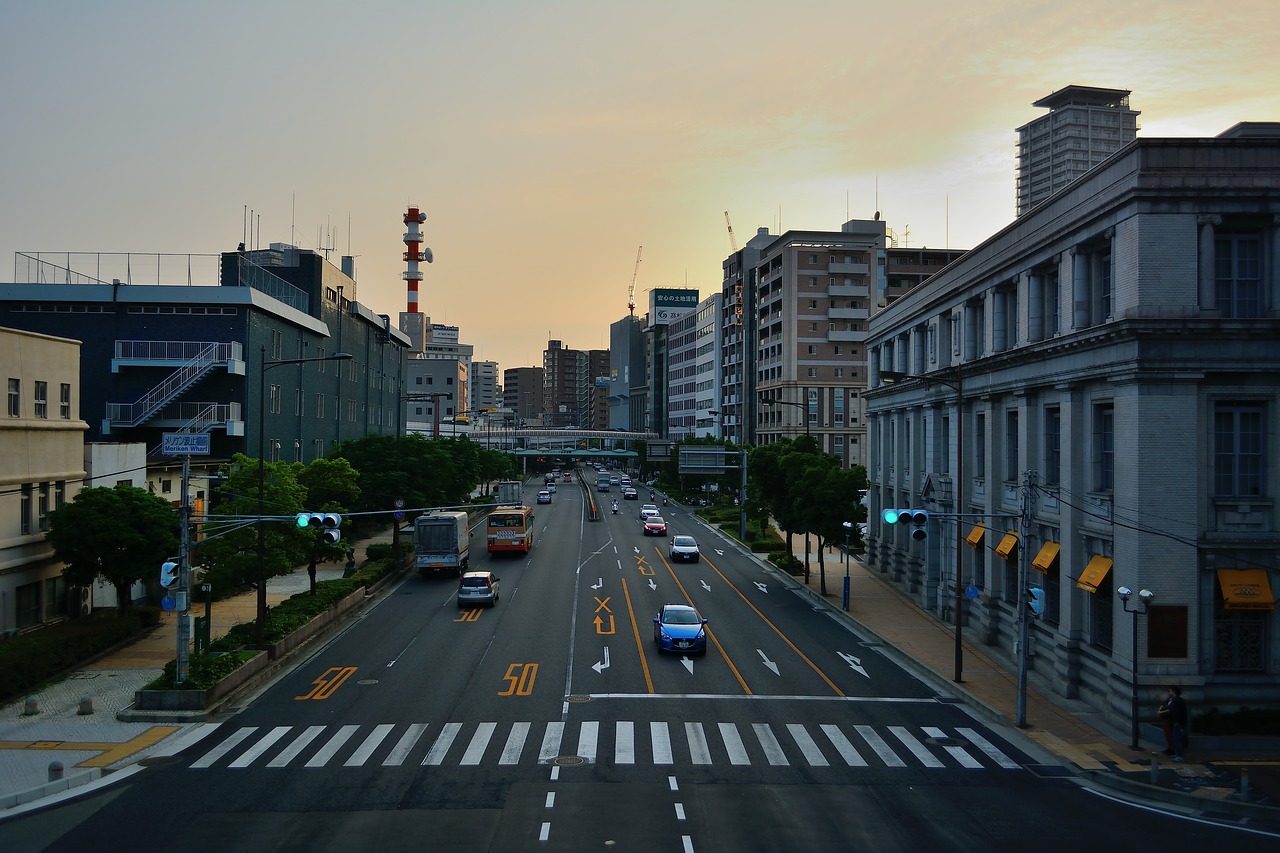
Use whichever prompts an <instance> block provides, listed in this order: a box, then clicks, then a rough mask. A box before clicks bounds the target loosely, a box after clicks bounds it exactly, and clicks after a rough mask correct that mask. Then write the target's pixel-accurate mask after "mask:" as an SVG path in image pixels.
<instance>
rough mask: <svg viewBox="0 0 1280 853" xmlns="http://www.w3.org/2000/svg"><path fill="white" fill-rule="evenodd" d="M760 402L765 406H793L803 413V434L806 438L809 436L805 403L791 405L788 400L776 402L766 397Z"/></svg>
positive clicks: (807, 407)
mask: <svg viewBox="0 0 1280 853" xmlns="http://www.w3.org/2000/svg"><path fill="white" fill-rule="evenodd" d="M760 402H761V403H763V404H764V405H766V406H795V407H796V408H797V409H799V410H800V411H802V412H804V434H805V436H806V437H808V436H809V405H808V404H807V403H793V402H792V401H790V400H777V399H774V398H772V397H767V398H765V399H763V400H761V401H760Z"/></svg>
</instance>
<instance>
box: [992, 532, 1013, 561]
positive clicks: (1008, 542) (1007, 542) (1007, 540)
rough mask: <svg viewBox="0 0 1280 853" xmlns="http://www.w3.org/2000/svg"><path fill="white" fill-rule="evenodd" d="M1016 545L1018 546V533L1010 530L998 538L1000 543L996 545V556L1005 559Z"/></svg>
mask: <svg viewBox="0 0 1280 853" xmlns="http://www.w3.org/2000/svg"><path fill="white" fill-rule="evenodd" d="M1016 547H1018V534H1017V533H1015V532H1014V531H1012V530H1010V531H1009V532H1008V533H1006V534H1005V535H1004V538H1003V539H1001V540H1000V544H999V545H997V546H996V556H997V557H999V558H1000V559H1002V560H1007V559H1009V555H1010V554H1012V553H1013V549H1014V548H1016Z"/></svg>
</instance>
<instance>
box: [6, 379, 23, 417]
mask: <svg viewBox="0 0 1280 853" xmlns="http://www.w3.org/2000/svg"><path fill="white" fill-rule="evenodd" d="M9 417H11V418H20V417H22V380H21V379H13V378H10V379H9Z"/></svg>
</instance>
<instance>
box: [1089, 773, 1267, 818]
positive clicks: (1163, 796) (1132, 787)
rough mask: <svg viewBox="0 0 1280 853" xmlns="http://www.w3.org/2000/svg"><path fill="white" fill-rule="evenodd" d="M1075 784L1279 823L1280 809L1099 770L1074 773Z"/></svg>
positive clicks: (1137, 799)
mask: <svg viewBox="0 0 1280 853" xmlns="http://www.w3.org/2000/svg"><path fill="white" fill-rule="evenodd" d="M1076 783H1077V784H1078V785H1080V786H1081V787H1082V788H1086V789H1088V790H1093V791H1096V790H1098V789H1105V790H1106V792H1107V793H1111V794H1114V795H1116V796H1118V797H1120V798H1121V799H1124V800H1127V801H1132V802H1136V803H1141V804H1149V803H1161V804H1164V805H1172V806H1179V807H1181V808H1184V809H1188V810H1191V811H1197V812H1208V813H1211V814H1216V815H1230V816H1231V817H1243V818H1253V819H1258V820H1266V821H1271V822H1276V821H1280V806H1269V805H1265V804H1263V803H1246V802H1243V801H1241V800H1231V799H1222V800H1214V799H1206V798H1205V797H1201V796H1198V795H1196V794H1190V793H1187V792H1186V791H1177V790H1174V789H1172V788H1165V787H1162V786H1160V785H1152V784H1150V783H1148V782H1139V781H1138V780H1136V779H1128V778H1126V777H1124V776H1119V775H1116V774H1114V773H1104V772H1102V771H1099V770H1082V771H1080V772H1079V773H1077V774H1076Z"/></svg>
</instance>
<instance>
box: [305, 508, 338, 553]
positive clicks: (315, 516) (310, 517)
mask: <svg viewBox="0 0 1280 853" xmlns="http://www.w3.org/2000/svg"><path fill="white" fill-rule="evenodd" d="M295 522H296V523H297V525H298V526H299V527H305V528H309V529H312V530H323V531H324V541H325V544H326V545H337V544H338V543H339V542H341V541H342V531H341V530H339V528H340V527H342V516H340V515H338V514H337V513H336V512H300V513H298V515H297V517H296V519H295Z"/></svg>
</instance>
